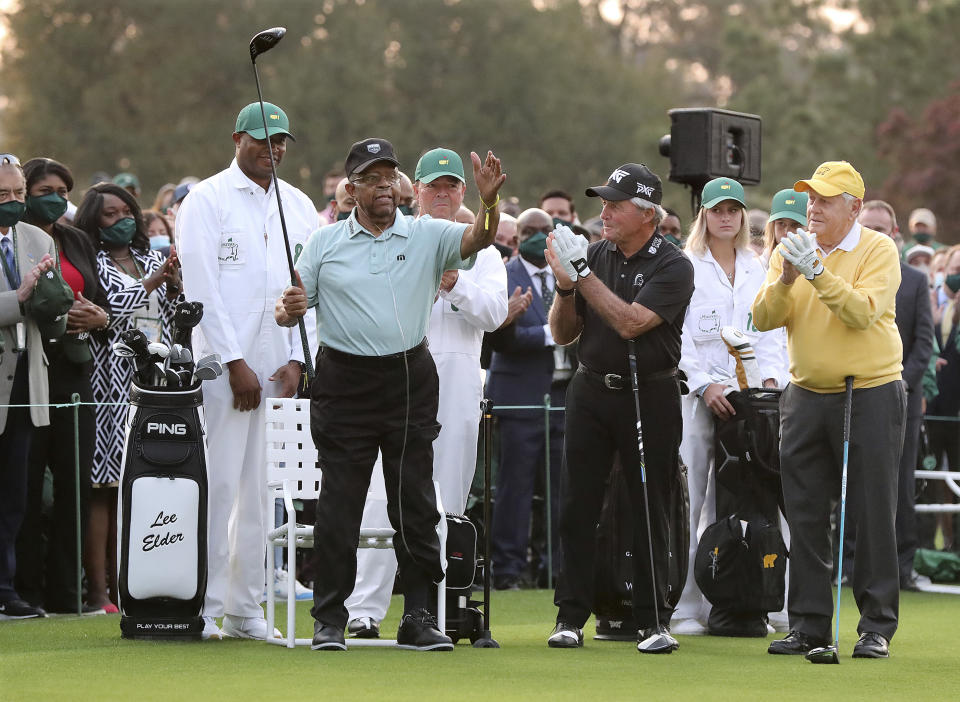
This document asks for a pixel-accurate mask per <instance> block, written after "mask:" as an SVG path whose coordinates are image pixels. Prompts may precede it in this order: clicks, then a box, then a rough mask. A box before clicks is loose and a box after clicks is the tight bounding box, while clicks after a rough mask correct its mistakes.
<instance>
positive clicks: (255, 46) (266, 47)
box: [250, 27, 287, 63]
mask: <svg viewBox="0 0 960 702" xmlns="http://www.w3.org/2000/svg"><path fill="white" fill-rule="evenodd" d="M286 33H287V28H286V27H272V28H271V29H264V30H263V31H262V32H258V33H257V34H255V35H254V37H253V39H251V40H250V60H251V61H253V62H254V63H256V61H257V56H259V55H260V54H263V53H266V52H267V51H270V49H272V48H273V47H274V46H276V45H277V42H279V41H280V40H281V39H283V35H284V34H286Z"/></svg>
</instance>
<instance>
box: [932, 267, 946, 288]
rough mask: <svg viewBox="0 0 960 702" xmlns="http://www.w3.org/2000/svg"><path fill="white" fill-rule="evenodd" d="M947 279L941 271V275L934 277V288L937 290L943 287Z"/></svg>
mask: <svg viewBox="0 0 960 702" xmlns="http://www.w3.org/2000/svg"><path fill="white" fill-rule="evenodd" d="M946 277H947V276H945V275H944V274H943V271H940V272H939V273H937V274H935V275H934V276H933V287H935V288H939V287H942V286H943V281H944V280H946Z"/></svg>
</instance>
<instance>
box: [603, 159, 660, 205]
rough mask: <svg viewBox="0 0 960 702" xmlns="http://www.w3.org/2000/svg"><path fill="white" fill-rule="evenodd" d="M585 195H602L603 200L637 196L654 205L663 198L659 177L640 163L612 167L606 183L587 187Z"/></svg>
mask: <svg viewBox="0 0 960 702" xmlns="http://www.w3.org/2000/svg"><path fill="white" fill-rule="evenodd" d="M586 193H587V197H602V198H603V199H604V200H629V199H630V198H632V197H639V198H641V199H643V200H648V201H649V202H652V203H654V204H656V205H659V204H660V200H661V199H662V198H663V184H662V183H661V182H660V177H659V176H658V175H657V174H656V173H654V172H653V171H651V170H650V169H649V168H647V167H646V166H645V165H643V164H642V163H625V164H623V165H622V166H620V167H618V168H616V169H614V171H613V173H611V174H610V177H609V178H608V179H607V184H606V185H597V186H596V187H593V188H587V190H586Z"/></svg>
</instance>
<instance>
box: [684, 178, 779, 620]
mask: <svg viewBox="0 0 960 702" xmlns="http://www.w3.org/2000/svg"><path fill="white" fill-rule="evenodd" d="M702 202H703V204H702V206H701V207H700V211H699V213H698V214H697V217H696V219H695V220H694V222H693V224H692V225H691V227H690V233H689V236H688V238H687V242H686V245H685V247H684V252H685V253H686V254H687V256H688V257H689V258H690V261H691V262H692V263H693V270H694V285H695V290H694V293H693V298H692V299H691V300H690V306H689V307H688V308H687V314H686V317H685V319H684V323H683V335H682V352H681V358H680V369H681V370H682V371H683V372H684V373H686V375H687V384H688V386H689V387H690V394H688V395H685V396H684V397H683V399H682V408H683V442H682V443H681V445H680V456H681V458H682V459H683V460H684V462H685V463H686V465H687V471H688V473H687V483H688V486H689V489H690V553H689V567H688V570H687V582H686V584H685V585H684V589H683V594H682V596H681V598H680V602H679V603H678V605H677V608H676V610H675V612H674V615H673V620H672V624H671V631H672V632H673V633H675V634H703V633H706V626H705V625H706V621H707V615H708V614H709V605H708V604H707V602H706V600H705V599H704V597H703V595H702V594H701V593H700V589H699V588H698V587H697V584H696V582H695V580H694V575H693V560H694V556H695V554H696V552H697V544H698V537H699V534H700V533H701V532H702V530H703V529H704V528H706V527H707V526H708V525H710V524H711V523H713V522H714V521H716V515H715V512H716V498H715V489H714V485H713V478H712V475H711V474H712V470H713V418H714V416H717V417H720V418H727V417H730V416H731V415H732V414H733V406H732V405H731V404H730V402H729V401H727V399H726V397H725V395H726V393H727V392H729V391H730V390H731V389H736V388H737V387H738V386H737V381H736V362H735V360H734V359H733V357H732V356H731V355H730V354H729V352H728V351H727V346H726V344H725V343H724V342H723V339H721V338H720V330H721V329H722V328H723V327H725V326H733V327H736V328H737V329H739V330H740V331H742V332H743V333H744V334H745V335H746V336H747V338H748V339H749V340H750V342H751V344H752V345H753V348H754V350H755V352H756V356H757V362H758V364H759V366H760V373H761V377H762V378H763V379H764V386H774V385H776V382H777V381H776V379H777V378H779V377H780V375H781V374H782V373H784V372H785V371H786V369H785V368H783V369H781V368H780V367H779V366H780V363H781V361H780V358H779V355H778V352H777V346H776V343H775V340H774V339H773V337H772V336H770V334H768V333H761V332H759V331H757V329H756V327H755V326H754V325H753V318H752V316H751V313H750V306H751V304H753V300H754V298H755V297H756V294H757V290H759V288H760V286H761V285H762V284H763V281H764V278H765V273H766V272H765V270H764V267H763V264H762V263H761V262H760V259H758V258H757V257H756V256H755V255H754V253H753V251H751V249H750V247H749V244H750V228H749V223H748V222H747V217H746V202H745V196H744V192H743V186H742V185H740V184H739V183H738V182H736V181H735V180H732V179H730V178H717V179H714V180H711V181H710V182H709V183H707V184H706V185H705V186H704V188H703V195H702ZM725 380H728V381H729V382H724V381H725Z"/></svg>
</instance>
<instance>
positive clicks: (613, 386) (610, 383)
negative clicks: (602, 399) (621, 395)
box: [603, 373, 623, 390]
mask: <svg viewBox="0 0 960 702" xmlns="http://www.w3.org/2000/svg"><path fill="white" fill-rule="evenodd" d="M603 384H604V385H606V386H607V387H608V388H609V389H610V390H623V376H620V375H617V374H616V373H607V374H606V375H605V376H603Z"/></svg>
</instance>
